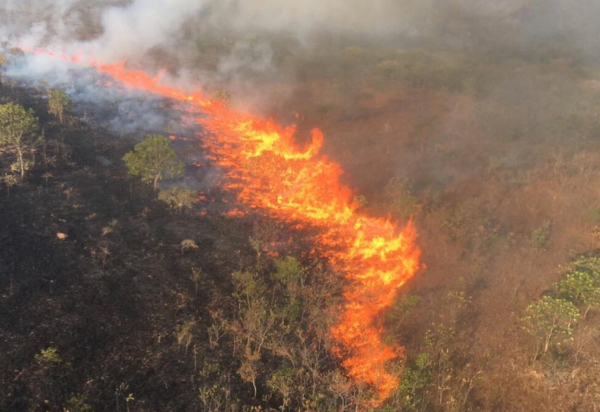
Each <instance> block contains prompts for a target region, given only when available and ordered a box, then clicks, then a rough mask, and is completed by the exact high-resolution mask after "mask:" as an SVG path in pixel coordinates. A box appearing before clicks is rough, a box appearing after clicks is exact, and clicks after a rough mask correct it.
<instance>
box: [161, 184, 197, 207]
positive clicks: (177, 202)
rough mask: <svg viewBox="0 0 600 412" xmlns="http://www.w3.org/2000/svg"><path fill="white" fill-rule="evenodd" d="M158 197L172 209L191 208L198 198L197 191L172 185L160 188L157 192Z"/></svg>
mask: <svg viewBox="0 0 600 412" xmlns="http://www.w3.org/2000/svg"><path fill="white" fill-rule="evenodd" d="M158 198H159V199H160V200H162V201H163V202H165V203H167V204H168V205H169V206H170V207H171V209H172V210H179V211H180V212H182V211H183V210H184V209H191V208H192V206H193V205H194V203H195V202H196V200H197V198H198V192H197V191H195V190H188V189H184V188H182V187H178V186H172V187H170V188H168V189H164V190H161V191H160V192H159V193H158Z"/></svg>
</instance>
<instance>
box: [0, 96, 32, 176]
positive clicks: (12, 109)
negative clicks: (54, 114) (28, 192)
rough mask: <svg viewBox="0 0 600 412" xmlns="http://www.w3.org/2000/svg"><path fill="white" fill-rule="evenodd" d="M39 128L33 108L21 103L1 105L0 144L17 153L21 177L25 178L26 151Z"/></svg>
mask: <svg viewBox="0 0 600 412" xmlns="http://www.w3.org/2000/svg"><path fill="white" fill-rule="evenodd" d="M37 129H38V119H37V118H36V117H35V116H34V115H33V110H31V109H29V110H25V108H24V107H23V106H21V105H18V104H14V103H6V104H3V105H0V146H3V147H7V148H8V149H9V150H13V151H15V152H16V153H17V160H18V164H17V165H18V169H19V171H20V175H21V179H24V178H25V170H26V162H25V159H24V154H25V151H26V150H27V149H29V148H31V143H32V142H33V137H34V134H35V132H36V131H37Z"/></svg>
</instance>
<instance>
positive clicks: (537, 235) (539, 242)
mask: <svg viewBox="0 0 600 412" xmlns="http://www.w3.org/2000/svg"><path fill="white" fill-rule="evenodd" d="M551 229H552V224H551V223H550V222H546V223H544V224H543V225H542V226H540V227H538V228H537V229H535V230H534V231H533V232H531V243H532V244H533V246H534V247H535V248H536V249H538V250H544V249H546V246H548V241H549V240H550V231H551Z"/></svg>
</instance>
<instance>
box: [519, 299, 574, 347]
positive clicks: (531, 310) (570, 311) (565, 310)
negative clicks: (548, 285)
mask: <svg viewBox="0 0 600 412" xmlns="http://www.w3.org/2000/svg"><path fill="white" fill-rule="evenodd" d="M526 312H527V314H528V316H526V317H524V318H523V319H522V321H523V322H524V324H525V329H526V330H527V331H528V332H529V333H530V334H532V335H533V336H534V337H536V338H537V340H538V344H537V346H536V352H535V357H536V358H537V355H538V353H539V350H540V346H541V347H542V348H543V352H542V353H544V354H545V353H547V352H548V349H549V348H550V345H551V344H552V342H553V340H554V339H555V338H557V337H563V338H568V337H570V336H571V335H572V334H573V327H574V326H575V324H576V322H577V321H578V320H579V318H580V317H581V313H580V312H579V309H577V308H576V307H575V305H573V303H571V302H569V301H568V300H566V299H560V298H559V299H555V298H552V297H550V296H545V297H544V298H542V299H541V300H539V301H537V302H535V303H532V304H531V305H529V306H528V307H527V309H526Z"/></svg>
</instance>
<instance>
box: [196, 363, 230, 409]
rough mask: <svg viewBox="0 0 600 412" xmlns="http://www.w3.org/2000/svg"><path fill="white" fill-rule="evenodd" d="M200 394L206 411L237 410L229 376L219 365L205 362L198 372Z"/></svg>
mask: <svg viewBox="0 0 600 412" xmlns="http://www.w3.org/2000/svg"><path fill="white" fill-rule="evenodd" d="M198 378H199V379H198V381H199V383H198V394H199V399H200V402H202V405H203V406H204V408H205V409H204V410H206V411H208V412H221V411H231V410H237V408H236V407H235V404H236V403H237V400H236V399H234V398H233V397H232V394H231V388H230V385H229V379H230V378H229V376H227V373H226V371H223V370H222V369H221V368H220V367H219V364H218V363H216V362H211V361H207V360H205V361H204V362H203V364H202V367H201V368H200V370H199V371H198Z"/></svg>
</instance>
